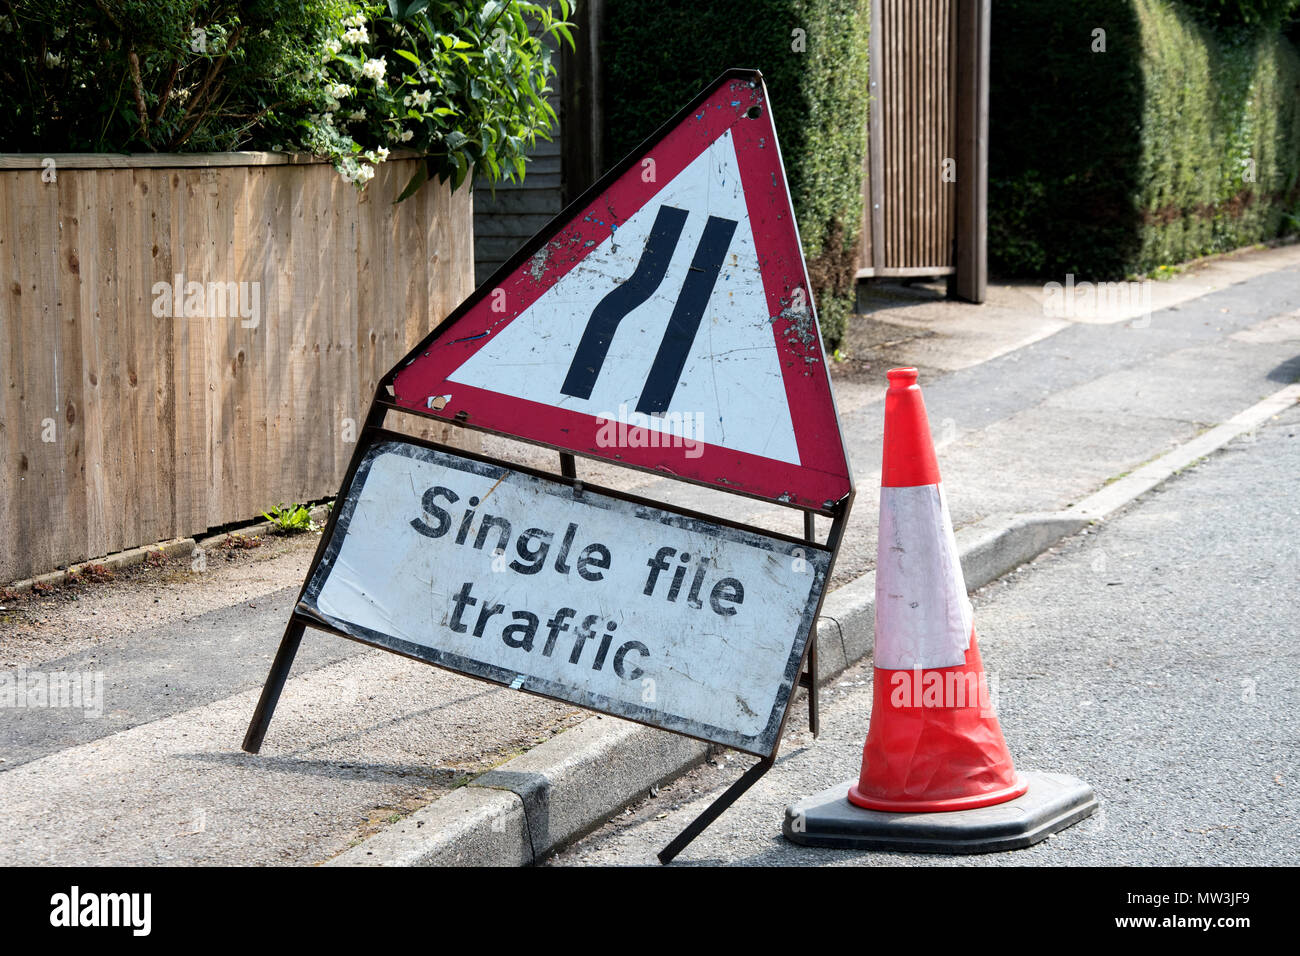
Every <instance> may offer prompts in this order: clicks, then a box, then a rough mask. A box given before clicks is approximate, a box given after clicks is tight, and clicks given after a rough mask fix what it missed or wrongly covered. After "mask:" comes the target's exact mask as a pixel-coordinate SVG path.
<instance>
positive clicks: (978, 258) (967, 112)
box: [858, 0, 989, 302]
mask: <svg viewBox="0 0 1300 956" xmlns="http://www.w3.org/2000/svg"><path fill="white" fill-rule="evenodd" d="M871 6H872V9H871V88H872V97H873V99H872V107H871V115H870V128H869V129H870V140H869V145H868V149H867V157H866V159H865V164H866V179H865V181H864V184H863V193H864V200H865V202H864V204H863V206H864V210H863V225H862V238H861V244H860V247H859V251H858V255H859V258H858V262H859V269H858V277H859V278H870V277H873V276H935V275H949V276H953V284H954V292H955V293H956V294H957V296H958V297H959V298H963V299H969V300H971V301H974V302H980V301H983V298H984V284H985V267H984V260H985V216H984V205H985V203H984V199H985V195H986V192H987V186H986V176H987V158H986V157H987V128H988V106H987V103H988V22H989V4H988V0H874V2H873V3H872V5H871Z"/></svg>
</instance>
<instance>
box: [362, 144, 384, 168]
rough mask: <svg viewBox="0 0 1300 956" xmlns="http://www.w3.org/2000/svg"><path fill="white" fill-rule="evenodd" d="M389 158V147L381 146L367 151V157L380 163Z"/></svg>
mask: <svg viewBox="0 0 1300 956" xmlns="http://www.w3.org/2000/svg"><path fill="white" fill-rule="evenodd" d="M387 158H388V147H387V146H380V147H379V148H378V149H372V150H369V151H368V152H367V153H366V159H368V160H370V161H371V162H372V163H375V164H376V165H378V164H379V163H382V162H383V161H384V160H386V159H387Z"/></svg>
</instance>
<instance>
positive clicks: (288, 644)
mask: <svg viewBox="0 0 1300 956" xmlns="http://www.w3.org/2000/svg"><path fill="white" fill-rule="evenodd" d="M305 630H306V626H305V625H304V624H303V623H302V622H301V621H299V620H298V619H297V618H296V617H290V618H289V626H288V627H286V628H285V629H284V637H282V638H281V639H280V649H279V650H278V651H276V652H275V660H274V661H272V662H271V673H269V674H267V675H266V684H265V685H264V686H263V687H262V696H261V697H260V698H258V701H257V709H256V710H254V711H253V719H252V720H250V721H249V722H248V733H246V734H245V735H244V744H243V748H244V750H245V751H247V752H248V753H250V754H255V753H257V752H258V751H259V750H261V749H262V738H264V737H265V736H266V729H267V728H268V727H269V726H270V725H271V718H272V717H273V716H275V705H276V704H277V703H279V701H280V691H282V690H284V682H285V681H287V680H288V679H289V669H290V668H291V667H293V658H294V656H295V655H296V654H297V653H298V645H299V644H301V643H302V635H303V631H305Z"/></svg>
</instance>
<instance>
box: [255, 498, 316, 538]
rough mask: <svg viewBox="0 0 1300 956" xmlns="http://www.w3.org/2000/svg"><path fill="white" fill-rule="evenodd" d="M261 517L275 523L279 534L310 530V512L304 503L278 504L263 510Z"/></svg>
mask: <svg viewBox="0 0 1300 956" xmlns="http://www.w3.org/2000/svg"><path fill="white" fill-rule="evenodd" d="M262 517H263V518H265V519H266V520H267V521H269V522H271V524H273V525H275V530H276V531H278V532H279V533H280V534H298V533H299V532H302V531H311V530H312V521H311V512H310V511H308V510H307V506H306V505H285V504H283V503H282V504H278V505H276V506H275V507H274V508H272V509H271V510H270V511H263V512H262Z"/></svg>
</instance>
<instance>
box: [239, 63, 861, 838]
mask: <svg viewBox="0 0 1300 956" xmlns="http://www.w3.org/2000/svg"><path fill="white" fill-rule="evenodd" d="M390 411H398V412H411V413H415V414H419V415H425V416H429V417H432V418H437V419H444V420H447V421H451V422H455V423H457V424H460V425H464V426H468V427H471V428H478V429H481V430H484V431H490V432H495V433H498V434H502V435H506V436H508V437H512V438H519V439H523V440H525V441H531V442H534V443H537V444H542V445H547V446H550V447H553V448H556V449H558V450H560V451H561V453H562V454H561V466H562V469H563V471H564V473H565V476H564V477H557V476H554V475H548V474H546V473H544V472H539V471H535V470H531V469H527V468H523V467H520V466H517V465H513V464H509V463H506V462H500V461H494V460H492V459H489V458H485V457H482V456H478V455H472V454H467V453H464V452H460V451H456V450H455V449H451V448H445V447H441V446H438V445H434V444H430V443H427V442H421V441H415V440H412V439H410V438H409V437H407V436H404V435H400V434H398V433H396V432H391V431H387V430H385V429H384V427H383V424H384V421H385V417H386V415H387V414H388V412H390ZM573 454H578V455H583V456H587V457H594V458H602V459H607V460H610V461H614V462H618V463H620V464H624V465H628V466H631V467H634V468H641V469H645V470H649V471H654V472H658V473H661V474H665V475H668V476H670V477H672V478H675V479H680V480H683V481H691V482H695V483H697V484H703V485H711V486H714V487H717V488H721V489H723V490H725V491H728V492H732V493H735V494H741V495H748V496H750V497H755V498H762V499H766V500H768V501H772V502H777V503H780V504H784V505H788V506H790V507H794V508H798V509H801V510H802V511H803V512H804V539H802V540H801V539H798V538H790V537H785V536H783V535H778V534H773V533H770V532H767V531H763V530H761V529H758V528H752V527H746V526H743V525H737V524H732V523H728V522H724V521H718V520H715V519H712V518H710V517H709V516H706V515H701V514H697V513H694V512H689V511H684V510H681V509H677V508H672V507H668V506H666V505H663V504H660V503H657V502H653V501H648V500H646V499H642V498H636V497H633V496H630V495H625V494H621V493H619V492H615V491H609V490H606V489H598V488H594V487H591V486H586V487H584V485H583V483H582V482H580V481H578V480H577V478H576V477H575V474H574V469H573V458H572V455H573ZM852 500H853V481H852V478H851V475H850V472H849V468H848V463H847V460H846V456H845V453H844V445H843V442H842V440H841V436H840V430H839V422H838V419H837V416H836V413H835V405H834V400H833V399H832V397H831V390H830V379H829V376H828V374H827V369H826V359H825V354H824V353H823V351H822V345H821V339H820V336H819V334H818V329H817V321H816V317H815V314H814V311H813V303H812V296H811V294H810V293H809V283H808V275H807V271H806V269H805V267H804V262H803V254H802V251H801V247H800V244H799V235H798V231H797V230H796V228H795V223H794V215H793V213H792V211H791V206H790V196H789V192H788V191H787V189H786V185H785V173H784V170H783V168H782V165H781V154H780V150H779V148H778V147H777V142H776V133H775V129H774V127H773V125H772V119H771V113H770V110H769V108H768V103H767V91H766V89H765V87H764V86H763V81H762V77H761V76H760V75H759V74H758V73H757V72H755V71H752V70H731V71H729V72H728V73H726V74H724V75H723V77H722V78H721V79H719V80H718V81H717V82H715V83H714V84H713V85H712V86H711V87H710V88H709V89H707V90H705V91H704V92H703V93H701V94H700V96H699V97H697V98H696V100H695V101H694V102H693V103H691V104H690V106H688V107H687V108H686V109H684V110H683V111H682V112H681V113H679V114H678V115H677V116H676V117H675V118H674V119H673V120H671V121H670V122H669V123H668V124H667V125H666V126H665V127H664V129H663V130H662V131H661V132H660V133H658V134H656V135H655V136H654V137H652V138H651V139H650V140H649V141H648V142H647V144H645V145H644V146H642V147H641V148H640V149H639V150H637V151H636V152H635V153H633V154H632V155H630V156H628V157H627V158H626V159H625V160H624V161H623V162H622V163H620V164H619V165H618V166H616V167H615V168H614V169H613V170H611V171H610V172H609V173H608V174H607V175H606V176H605V177H604V178H602V179H601V181H600V182H599V183H597V184H596V185H595V186H593V187H592V188H591V189H590V190H588V191H587V193H586V194H584V195H583V196H582V197H581V198H580V199H578V200H577V201H575V202H574V204H573V205H572V206H570V207H569V209H567V210H566V211H565V212H564V213H562V214H561V215H560V216H559V217H558V218H557V219H556V220H555V221H554V222H553V223H552V224H551V225H550V226H548V227H547V228H545V229H544V230H542V232H541V233H539V234H538V235H537V236H535V237H534V238H533V239H532V240H530V242H529V243H527V244H526V245H525V246H524V248H523V249H522V250H520V252H519V253H518V254H517V255H516V256H515V257H514V259H512V260H511V261H510V262H508V263H506V264H505V265H504V266H502V268H501V269H500V270H499V271H498V273H497V274H496V275H495V276H493V278H492V279H490V280H489V281H488V282H487V283H486V284H484V285H482V286H480V287H479V289H478V290H477V291H476V292H475V293H474V294H473V295H472V296H470V298H469V299H467V300H466V301H465V302H464V303H462V305H461V306H460V307H459V308H457V309H456V311H455V312H453V313H452V314H451V315H450V316H448V317H447V319H446V320H445V321H444V322H443V323H442V324H441V325H439V326H438V328H437V329H435V330H434V331H433V332H432V333H430V335H429V336H428V337H427V338H426V339H425V340H424V341H423V342H422V343H420V345H419V346H417V347H416V348H415V349H414V350H413V351H412V352H411V353H410V354H409V355H407V357H406V358H405V359H404V360H403V361H402V362H401V363H399V364H398V366H397V367H396V368H394V369H393V370H391V371H390V372H389V373H388V375H387V376H385V378H384V379H383V381H382V382H381V383H380V385H379V388H378V390H377V393H376V396H375V401H374V402H373V403H372V405H371V408H370V412H369V414H368V416H367V418H366V423H365V426H364V427H363V429H362V433H361V436H360V439H359V441H358V443H357V447H356V451H355V452H354V454H353V457H352V462H351V464H350V465H349V468H348V474H347V476H346V477H345V478H344V481H343V488H342V490H341V491H340V492H339V497H338V506H337V507H336V508H335V509H334V510H333V512H332V514H331V516H330V521H329V524H328V525H327V527H326V528H325V532H324V534H323V536H322V539H321V544H320V546H319V548H318V549H317V552H316V557H315V559H314V560H313V562H312V567H311V570H310V571H309V572H308V577H307V581H306V582H305V583H304V585H303V589H302V592H301V593H300V595H299V600H298V603H297V605H296V606H295V608H294V611H293V613H292V615H291V616H290V619H289V624H288V626H287V627H286V629H285V633H284V637H283V638H282V639H281V641H280V647H279V650H278V651H277V652H276V656H275V660H274V662H273V663H272V665H271V672H270V674H269V675H268V676H267V680H266V685H265V687H263V689H262V695H261V697H260V698H259V700H258V704H257V709H256V710H255V711H254V713H253V718H252V720H251V721H250V723H249V727H248V733H247V734H246V736H245V738H244V749H245V750H247V751H249V752H251V753H257V752H258V750H259V749H260V748H261V745H262V740H263V738H264V736H265V734H266V731H267V728H268V726H269V724H270V721H271V717H272V716H273V714H274V712H275V707H276V704H277V703H278V701H279V697H280V693H281V691H282V690H283V688H284V685H285V682H286V681H287V680H288V677H289V671H290V669H291V667H292V666H293V659H294V657H295V655H296V654H297V651H298V646H299V644H300V643H301V641H302V637H303V634H304V631H305V629H306V628H307V627H308V626H311V627H315V628H319V629H323V630H328V631H332V632H334V633H336V634H341V635H343V636H345V637H349V638H352V639H353V640H357V641H361V642H364V643H367V644H371V645H374V646H377V647H382V648H386V649H388V650H390V651H393V652H395V653H399V654H404V655H406V656H408V657H412V658H415V659H418V660H422V661H426V662H428V663H431V664H436V665H438V666H440V667H444V668H447V669H450V670H454V671H458V672H460V673H464V674H469V675H472V676H474V677H478V678H481V679H484V680H490V681H496V682H498V683H501V684H505V685H507V686H509V687H512V688H516V689H519V690H524V691H528V692H531V693H535V694H541V695H544V696H547V697H552V698H556V699H559V700H564V701H569V702H571V703H574V704H578V705H581V706H583V707H588V708H590V709H592V710H597V711H602V712H604V713H608V714H614V715H617V716H620V717H626V718H628V719H631V720H636V721H640V722H642V723H645V724H649V725H651V726H654V727H661V728H663V729H665V730H670V731H674V732H676V733H680V734H686V735H688V736H692V737H697V738H700V739H702V740H707V741H711V742H713V743H717V744H722V745H725V746H729V747H733V748H735V749H737V750H742V751H745V752H748V753H752V754H755V755H757V756H759V757H761V758H762V759H761V760H760V761H759V762H758V763H757V764H755V765H754V766H753V767H751V768H750V769H749V770H748V771H747V772H746V773H745V775H744V776H743V777H742V778H741V779H740V780H738V781H737V782H736V783H735V784H733V785H732V787H731V788H730V789H728V790H727V791H726V793H724V794H723V796H722V797H720V798H718V799H717V800H716V801H714V802H713V803H712V804H711V805H710V806H709V808H708V809H706V810H705V811H704V813H702V814H701V815H700V816H699V817H698V818H697V819H696V820H695V821H694V822H693V823H692V824H691V825H690V826H689V827H687V829H686V830H685V831H683V833H681V834H680V835H679V836H678V837H677V839H676V840H674V841H673V843H672V844H670V845H669V846H668V847H667V848H665V850H664V851H663V853H661V854H660V859H661V860H663V861H665V862H666V861H667V860H669V859H671V858H672V857H673V856H674V855H675V854H676V853H677V852H679V851H680V849H681V848H682V847H683V846H685V845H686V844H687V843H688V842H689V841H690V840H691V839H693V838H694V836H695V835H696V834H698V833H699V832H700V831H701V830H702V829H703V828H704V827H705V826H707V825H708V824H709V822H710V821H711V820H713V819H715V818H716V817H717V815H718V814H720V813H721V812H722V811H723V810H725V809H726V807H727V806H729V805H730V804H731V803H732V802H733V801H734V800H735V799H737V797H739V795H740V794H741V793H743V792H744V791H745V790H746V789H747V788H748V787H749V786H751V785H752V784H753V783H754V781H755V780H757V779H758V778H759V777H760V776H761V775H762V774H763V773H765V772H766V771H767V769H769V768H770V767H771V766H772V765H773V763H774V762H775V759H776V751H777V748H778V746H779V744H780V738H781V731H782V728H783V726H784V723H785V719H786V717H787V716H788V714H789V711H790V703H791V701H792V700H793V699H794V690H795V688H796V687H803V688H805V689H806V690H807V692H808V701H809V717H810V721H809V722H810V724H811V726H812V729H813V732H814V734H815V733H816V731H817V716H816V715H817V681H816V674H817V660H816V641H815V633H816V632H815V624H816V620H817V614H818V612H819V610H820V608H821V601H822V598H823V596H824V594H825V591H826V587H827V582H828V581H829V579H830V574H831V570H832V568H833V566H834V562H835V556H836V554H837V553H838V550H839V544H840V541H841V540H842V538H843V534H844V527H845V524H846V522H847V520H848V515H849V509H850V507H851V506H852ZM815 514H824V515H828V516H830V517H831V519H832V521H831V525H830V531H829V533H828V535H827V542H826V544H825V545H820V544H818V543H817V536H816V521H815V518H814V515H815ZM805 661H806V662H807V665H808V670H807V671H805V670H804V663H805Z"/></svg>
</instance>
